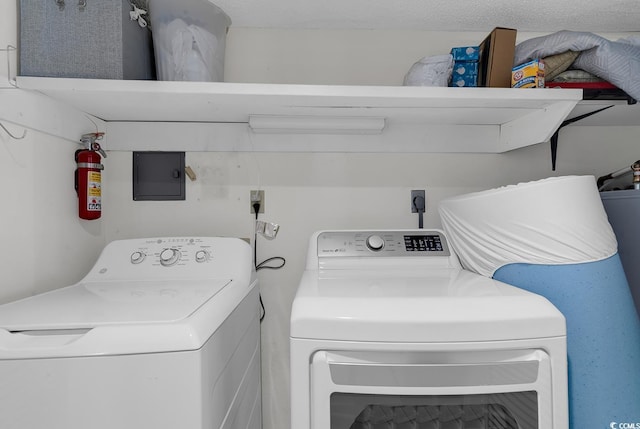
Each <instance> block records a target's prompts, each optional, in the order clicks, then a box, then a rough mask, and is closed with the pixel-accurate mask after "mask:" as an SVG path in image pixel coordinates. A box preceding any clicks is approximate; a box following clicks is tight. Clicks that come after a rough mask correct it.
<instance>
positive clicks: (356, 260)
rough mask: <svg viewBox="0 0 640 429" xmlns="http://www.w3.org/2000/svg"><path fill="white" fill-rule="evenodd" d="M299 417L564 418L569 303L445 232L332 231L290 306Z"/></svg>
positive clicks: (345, 427) (337, 420)
mask: <svg viewBox="0 0 640 429" xmlns="http://www.w3.org/2000/svg"><path fill="white" fill-rule="evenodd" d="M290 335H291V338H290V345H291V355H290V358H291V427H292V428H295V429H365V428H366V429H373V428H386V429H394V428H396V429H425V428H433V429H436V428H438V429H445V428H457V429H472V428H473V429H566V428H567V426H568V411H567V361H566V329H565V320H564V317H563V315H562V314H561V313H560V312H559V311H558V310H557V309H556V308H555V307H554V306H553V305H552V304H551V303H550V302H549V301H547V300H546V299H545V298H543V297H541V296H539V295H535V294H533V293H530V292H526V291H524V290H521V289H518V288H515V287H512V286H509V285H507V284H504V283H501V282H499V281H495V280H492V279H489V278H486V277H483V276H480V275H477V274H474V273H471V272H469V271H466V270H463V269H462V268H461V266H460V264H459V262H458V259H457V257H456V255H454V254H453V253H452V251H451V249H450V248H449V246H448V243H447V240H446V237H445V236H444V234H443V232H442V231H438V230H422V229H420V230H407V231H398V230H395V231H324V232H319V233H316V234H315V235H314V236H313V237H312V238H311V240H310V245H309V253H308V256H307V265H306V269H305V272H304V274H303V276H302V279H301V281H300V284H299V287H298V291H297V294H296V297H295V299H294V302H293V306H292V314H291V334H290Z"/></svg>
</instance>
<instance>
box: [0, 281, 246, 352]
mask: <svg viewBox="0 0 640 429" xmlns="http://www.w3.org/2000/svg"><path fill="white" fill-rule="evenodd" d="M248 290H249V288H248V287H247V285H240V284H237V283H235V284H234V282H233V281H232V280H230V279H208V280H206V281H189V282H182V283H180V284H176V283H175V281H136V282H87V283H78V284H76V285H73V286H69V287H66V288H62V289H57V290H54V291H51V292H48V293H44V294H41V295H36V296H33V297H30V298H25V299H23V300H20V301H15V302H12V303H9V304H5V305H2V306H0V359H7V358H18V357H22V358H24V357H45V356H48V357H51V356H80V355H102V354H129V353H148V352H159V351H177V350H194V349H197V348H200V347H201V346H202V345H203V344H204V342H205V341H206V340H207V339H208V338H209V336H210V335H211V334H212V333H213V331H214V330H215V329H216V328H217V326H219V324H220V323H222V321H223V320H224V319H225V318H226V317H227V316H228V315H229V314H230V313H231V311H233V309H234V308H235V307H236V306H237V304H238V303H239V302H240V300H241V299H242V297H244V296H245V295H246V294H247V293H248ZM214 297H215V298H214ZM216 320H217V321H216Z"/></svg>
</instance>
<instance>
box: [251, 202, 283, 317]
mask: <svg viewBox="0 0 640 429" xmlns="http://www.w3.org/2000/svg"><path fill="white" fill-rule="evenodd" d="M253 211H254V213H255V214H256V222H257V221H258V213H260V202H255V203H253ZM272 261H281V264H280V265H267V263H269V262H272ZM253 262H254V264H255V265H254V266H255V269H256V272H257V271H260V270H262V269H269V270H279V269H280V268H282V267H284V264H286V262H287V261H286V260H285V259H284V258H283V257H282V256H274V257H272V258H267V259H265V260H264V261H262V262H260V263H258V233H257V232H256V231H255V228H254V231H253ZM258 297H259V299H260V308H261V311H262V313H261V314H260V322H262V320H264V317H265V316H266V315H267V310H266V309H265V308H264V303H263V302H262V295H261V294H258Z"/></svg>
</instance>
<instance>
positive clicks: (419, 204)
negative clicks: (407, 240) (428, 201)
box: [413, 195, 425, 229]
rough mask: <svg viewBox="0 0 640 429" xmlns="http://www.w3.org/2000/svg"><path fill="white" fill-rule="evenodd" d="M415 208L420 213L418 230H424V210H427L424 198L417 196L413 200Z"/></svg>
mask: <svg viewBox="0 0 640 429" xmlns="http://www.w3.org/2000/svg"><path fill="white" fill-rule="evenodd" d="M413 207H414V208H415V209H416V211H417V212H418V228H420V229H422V228H423V226H424V225H423V223H424V220H423V215H424V209H425V201H424V197H421V196H420V195H418V196H415V197H414V198H413Z"/></svg>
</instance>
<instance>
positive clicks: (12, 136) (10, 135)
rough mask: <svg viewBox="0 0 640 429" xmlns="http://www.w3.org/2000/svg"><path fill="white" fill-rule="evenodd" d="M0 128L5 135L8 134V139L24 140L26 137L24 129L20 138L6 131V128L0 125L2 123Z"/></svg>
mask: <svg viewBox="0 0 640 429" xmlns="http://www.w3.org/2000/svg"><path fill="white" fill-rule="evenodd" d="M0 128H2V129H3V130H4V131H5V132H6V133H7V134H9V137H11V138H12V139H14V140H22V139H23V138H25V137H26V136H27V130H26V129H25V130H24V131H22V135H21V136H16V135H14V134H13V133H12V132H11V131H9V130H8V129H7V127H5V126H4V125H3V124H2V122H0Z"/></svg>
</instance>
